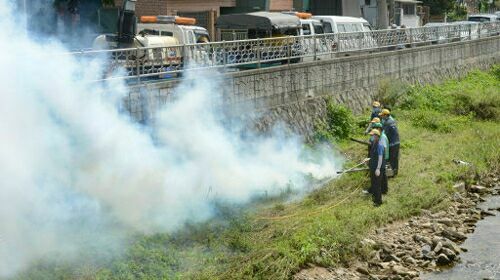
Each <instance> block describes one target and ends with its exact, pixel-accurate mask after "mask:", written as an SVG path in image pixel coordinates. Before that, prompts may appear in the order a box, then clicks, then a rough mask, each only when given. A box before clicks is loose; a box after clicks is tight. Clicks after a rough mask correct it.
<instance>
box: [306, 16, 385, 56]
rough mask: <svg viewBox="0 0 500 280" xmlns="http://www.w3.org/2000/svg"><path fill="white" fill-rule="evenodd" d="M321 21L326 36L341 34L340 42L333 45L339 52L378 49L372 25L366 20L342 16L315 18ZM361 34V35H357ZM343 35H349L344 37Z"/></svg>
mask: <svg viewBox="0 0 500 280" xmlns="http://www.w3.org/2000/svg"><path fill="white" fill-rule="evenodd" d="M313 19H317V20H320V21H321V24H322V25H323V30H324V32H325V34H329V33H332V34H340V35H339V36H338V42H337V43H336V44H332V45H333V46H334V47H335V48H337V51H340V52H348V51H359V50H369V49H375V48H377V46H378V44H377V42H376V41H375V39H374V38H373V36H372V33H371V31H372V28H371V26H370V23H369V22H368V21H367V20H366V19H364V18H356V17H342V16H313ZM357 32H359V33H360V34H355V33H357ZM343 33H349V34H346V35H342V34H343Z"/></svg>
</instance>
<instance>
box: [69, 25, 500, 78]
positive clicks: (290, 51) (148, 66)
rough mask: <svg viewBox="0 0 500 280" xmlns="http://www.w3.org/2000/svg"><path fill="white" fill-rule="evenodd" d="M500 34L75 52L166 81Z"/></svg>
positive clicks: (488, 29)
mask: <svg viewBox="0 0 500 280" xmlns="http://www.w3.org/2000/svg"><path fill="white" fill-rule="evenodd" d="M495 35H500V22H498V23H496V22H495V23H480V24H479V23H478V24H461V25H458V24H457V25H451V24H450V25H444V26H435V27H420V28H405V29H387V30H377V31H371V32H355V33H338V34H320V35H308V36H289V37H279V38H269V39H252V40H240V41H223V42H211V43H203V44H186V45H176V46H168V47H155V48H134V49H114V50H102V51H101V50H100V51H84V52H75V53H71V54H72V55H75V56H78V57H80V58H94V57H103V58H106V59H107V60H106V61H107V65H106V69H107V70H106V73H104V75H103V80H106V79H131V78H134V79H137V80H138V81H140V80H141V79H145V78H152V77H153V78H157V77H159V78H165V77H173V76H177V75H178V74H179V73H181V72H182V71H185V70H186V69H200V68H219V67H224V68H230V67H231V68H239V69H242V68H249V67H250V68H260V67H263V66H269V65H274V64H287V63H296V62H300V61H308V60H309V61H314V60H318V59H326V58H333V57H339V56H343V55H346V54H350V53H359V52H377V51H387V50H396V49H403V48H413V47H418V46H422V45H430V44H443V43H449V42H456V41H466V40H475V39H479V38H483V37H488V36H495Z"/></svg>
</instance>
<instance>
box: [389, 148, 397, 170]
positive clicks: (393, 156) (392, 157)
mask: <svg viewBox="0 0 500 280" xmlns="http://www.w3.org/2000/svg"><path fill="white" fill-rule="evenodd" d="M389 163H390V164H391V168H392V170H394V176H396V175H397V174H398V169H399V144H398V145H394V146H389Z"/></svg>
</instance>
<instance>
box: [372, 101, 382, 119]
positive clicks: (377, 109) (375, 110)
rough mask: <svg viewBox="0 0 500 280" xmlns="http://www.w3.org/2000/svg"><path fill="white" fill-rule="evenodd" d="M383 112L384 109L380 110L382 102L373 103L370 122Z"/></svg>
mask: <svg viewBox="0 0 500 280" xmlns="http://www.w3.org/2000/svg"><path fill="white" fill-rule="evenodd" d="M381 110H382V109H381V108H380V102H378V101H373V104H372V115H371V117H370V120H373V119H374V118H378V115H379V114H380V112H381Z"/></svg>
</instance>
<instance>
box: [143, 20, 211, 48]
mask: <svg viewBox="0 0 500 280" xmlns="http://www.w3.org/2000/svg"><path fill="white" fill-rule="evenodd" d="M195 24H196V20H195V19H191V18H183V17H176V16H143V17H141V18H140V23H139V24H137V32H138V33H139V34H141V33H145V34H149V35H153V34H154V35H158V36H173V37H174V38H176V39H177V40H178V41H179V43H180V44H182V45H190V44H200V43H208V42H210V36H209V34H208V31H207V30H206V29H205V28H203V27H200V26H196V25H195Z"/></svg>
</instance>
